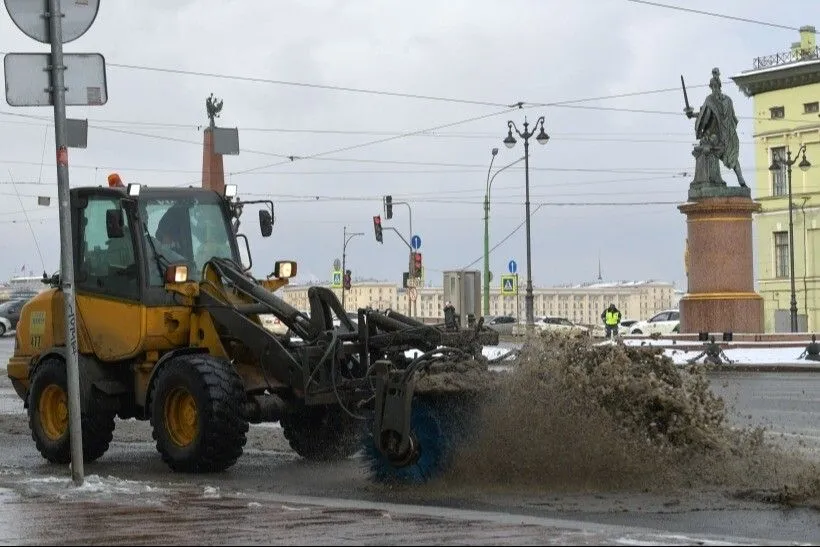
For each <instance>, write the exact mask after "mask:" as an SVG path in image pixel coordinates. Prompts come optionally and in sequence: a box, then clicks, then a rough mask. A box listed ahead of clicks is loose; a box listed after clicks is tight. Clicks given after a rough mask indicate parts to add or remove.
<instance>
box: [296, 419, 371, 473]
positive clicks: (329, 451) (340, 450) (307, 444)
mask: <svg viewBox="0 0 820 547" xmlns="http://www.w3.org/2000/svg"><path fill="white" fill-rule="evenodd" d="M281 424H282V431H283V432H284V434H285V438H286V439H287V440H288V443H290V447H291V448H292V449H293V450H294V451H295V452H296V453H297V454H299V455H300V456H302V457H303V458H305V459H306V460H310V461H317V462H332V461H340V460H344V459H346V458H348V457H350V456H352V455H353V454H355V453H356V452H357V451H358V450H359V449H360V448H361V447H362V439H363V437H364V435H365V433H366V422H365V421H364V420H359V419H356V418H354V417H352V416H350V415H349V414H347V413H346V412H345V411H344V410H342V409H341V408H340V407H337V406H316V407H304V406H302V407H299V408H298V410H295V411H293V412H289V413H287V414H285V415H284V416H283V417H282V420H281Z"/></svg>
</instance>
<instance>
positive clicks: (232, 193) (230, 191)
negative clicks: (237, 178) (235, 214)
mask: <svg viewBox="0 0 820 547" xmlns="http://www.w3.org/2000/svg"><path fill="white" fill-rule="evenodd" d="M225 197H226V198H228V199H231V198H235V197H236V184H226V185H225Z"/></svg>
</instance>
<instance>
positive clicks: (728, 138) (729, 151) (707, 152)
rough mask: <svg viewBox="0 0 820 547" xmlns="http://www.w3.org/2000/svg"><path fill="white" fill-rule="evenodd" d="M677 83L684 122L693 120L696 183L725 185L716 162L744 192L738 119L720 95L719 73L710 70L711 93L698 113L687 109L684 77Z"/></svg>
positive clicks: (727, 99)
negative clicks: (697, 141) (720, 163)
mask: <svg viewBox="0 0 820 547" xmlns="http://www.w3.org/2000/svg"><path fill="white" fill-rule="evenodd" d="M680 81H681V86H682V87H683V99H684V101H685V102H686V108H684V110H683V111H684V113H685V114H686V117H687V118H690V119H691V118H696V121H695V137H696V138H697V139H699V142H700V146H698V147H696V148H695V152H694V155H695V157H696V158H697V159H698V162H697V164H696V171H699V173H696V180H705V181H708V182H709V183H712V184H722V185H725V182H723V180H722V179H721V177H720V169H719V165H718V164H717V160H721V161H722V162H723V164H724V165H725V166H726V168H727V169H731V170H733V171H734V172H735V175H737V182H738V184H740V186H742V187H744V188H746V181H745V180H744V179H743V173H742V172H741V169H740V161H739V159H738V152H739V148H740V143H739V140H738V137H737V123H738V120H737V115H735V108H734V105H733V104H732V99H731V98H730V97H729V96H728V95H724V94H723V92H722V91H721V82H720V70H718V69H717V68H713V69H712V79H711V80H709V87H710V88H711V90H712V92H711V94H709V95H708V96H707V97H706V99H705V100H704V101H703V106H701V108H700V110H699V111H698V112H697V113H695V111H694V110H693V109H692V107H691V106H689V97H688V96H687V94H686V84H685V83H684V82H683V76H681V78H680ZM699 175H700V178H699Z"/></svg>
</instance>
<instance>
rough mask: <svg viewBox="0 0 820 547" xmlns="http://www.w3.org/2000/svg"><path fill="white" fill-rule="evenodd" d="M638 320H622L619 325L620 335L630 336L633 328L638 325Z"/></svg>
mask: <svg viewBox="0 0 820 547" xmlns="http://www.w3.org/2000/svg"><path fill="white" fill-rule="evenodd" d="M637 322H638V320H637V319H622V320H621V323H620V324H619V325H618V334H629V333H630V331H631V330H632V327H633V326H634V325H635V323H637Z"/></svg>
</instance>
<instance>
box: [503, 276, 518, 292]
mask: <svg viewBox="0 0 820 547" xmlns="http://www.w3.org/2000/svg"><path fill="white" fill-rule="evenodd" d="M501 294H518V276H517V275H514V274H513V275H502V276H501Z"/></svg>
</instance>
